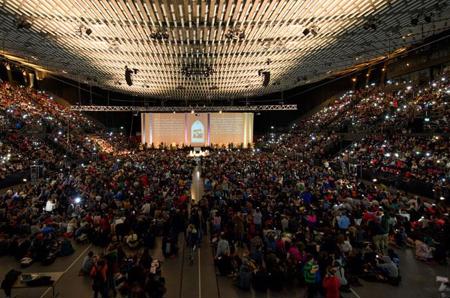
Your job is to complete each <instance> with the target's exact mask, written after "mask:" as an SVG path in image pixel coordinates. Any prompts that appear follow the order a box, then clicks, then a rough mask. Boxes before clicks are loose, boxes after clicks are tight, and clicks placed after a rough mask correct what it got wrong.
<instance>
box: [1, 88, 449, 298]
mask: <svg viewBox="0 0 450 298" xmlns="http://www.w3.org/2000/svg"><path fill="white" fill-rule="evenodd" d="M402 88H403V89H402V90H400V89H397V90H394V89H389V88H388V87H372V86H369V87H368V88H364V89H363V90H359V91H352V92H348V93H346V94H344V95H343V96H342V97H340V98H338V99H336V100H333V101H331V102H330V103H328V104H327V105H325V107H323V108H322V109H320V110H319V111H318V112H316V113H314V114H312V115H311V116H309V117H306V118H303V119H300V120H299V121H298V122H296V123H294V124H293V125H292V128H291V130H290V131H289V132H287V133H284V134H282V135H276V134H274V133H272V132H271V133H269V134H268V135H267V136H266V137H265V138H263V139H262V141H261V142H260V143H259V144H256V147H255V148H253V149H248V150H245V149H224V148H214V149H211V150H210V152H209V156H208V157H205V158H200V166H201V169H202V176H203V177H204V178H205V179H204V183H205V185H204V188H205V195H204V197H203V198H202V199H201V200H200V201H199V202H198V203H197V204H196V205H194V206H192V208H191V209H190V214H189V211H188V210H189V208H188V205H189V196H190V194H189V193H190V192H189V190H190V184H191V175H192V170H193V168H194V165H195V161H194V160H193V159H190V158H187V155H188V154H189V148H181V149H177V150H168V148H166V149H142V148H138V147H137V146H133V145H130V144H128V143H127V139H126V138H125V137H124V136H123V135H121V134H120V133H116V134H113V133H112V132H110V131H108V130H107V129H105V128H103V127H102V126H101V125H99V124H97V123H95V121H93V120H89V119H88V118H86V117H84V116H83V115H81V114H78V113H74V112H71V111H69V110H68V109H67V108H66V107H63V106H60V105H59V104H57V103H56V102H55V101H54V100H52V99H51V98H50V96H49V95H48V94H45V93H42V92H41V93H39V92H35V91H31V90H28V89H27V88H24V87H20V86H13V85H10V84H7V83H4V84H2V85H1V88H0V104H1V107H2V108H3V110H2V111H1V116H2V118H1V119H2V122H1V123H2V132H1V133H2V134H4V135H5V136H6V137H5V138H2V144H1V146H0V151H1V154H2V155H3V156H5V155H6V156H7V159H5V160H3V161H2V168H1V171H0V175H1V176H2V177H6V176H8V175H10V174H13V173H15V172H17V171H20V170H24V169H27V168H29V167H30V164H34V162H35V161H39V160H42V161H43V162H44V163H45V165H46V167H47V168H49V169H54V171H49V173H48V174H47V175H46V177H45V178H44V179H41V180H38V181H37V182H35V183H33V184H24V185H21V186H18V188H17V189H16V190H14V191H13V190H9V191H6V192H5V193H4V194H1V195H0V253H1V254H2V255H13V256H14V257H16V258H17V260H18V261H20V263H21V265H22V266H24V267H25V266H30V265H31V264H32V263H33V262H41V263H43V264H51V263H52V262H53V261H54V260H55V258H56V257H57V256H65V255H69V254H71V253H72V252H73V249H72V246H71V241H77V242H80V243H83V242H90V243H93V244H94V245H98V246H102V247H104V248H105V254H104V255H101V256H94V255H88V256H87V259H86V260H85V262H83V268H82V270H81V273H82V274H84V275H88V276H91V277H92V279H93V290H94V292H96V293H97V295H98V294H100V295H102V297H107V296H108V294H107V293H108V292H109V290H112V291H117V292H118V293H122V292H123V295H124V297H127V296H128V297H146V296H149V295H154V296H151V297H160V296H162V295H163V294H164V281H163V279H162V278H161V275H160V274H159V273H158V268H159V263H157V262H155V263H154V262H153V260H152V258H151V257H150V255H149V251H148V249H149V248H153V247H154V243H155V237H158V236H160V237H161V238H162V247H161V249H162V254H163V255H164V257H166V258H171V257H176V256H177V253H178V250H179V247H178V246H179V243H180V241H179V234H180V233H183V232H185V231H186V239H187V242H188V245H189V246H192V247H195V246H196V245H199V244H200V243H201V241H202V239H204V236H205V235H207V234H208V233H209V236H210V239H211V241H212V243H213V245H214V247H215V249H216V250H215V259H216V264H217V268H218V271H219V273H220V274H222V275H226V276H230V277H231V278H234V279H235V282H236V285H237V286H239V287H240V288H242V289H249V288H250V287H251V286H253V287H254V288H255V289H256V290H260V291H264V290H266V289H267V288H270V289H272V290H281V289H282V288H283V287H285V286H287V285H292V284H300V285H304V286H306V287H307V291H308V295H309V297H314V295H316V293H317V292H324V293H325V295H326V296H327V297H339V296H333V295H336V293H339V291H340V290H342V291H347V290H348V289H349V287H350V286H359V285H360V282H359V280H360V279H363V280H367V281H373V282H384V283H390V284H393V285H397V284H398V283H399V282H400V281H401V270H400V266H399V264H400V263H401V260H400V258H399V256H398V255H397V254H396V253H395V251H394V250H393V248H395V249H402V248H404V247H411V248H414V250H415V254H416V257H417V259H418V260H420V261H425V262H436V263H446V261H447V257H448V252H449V248H450V247H449V243H450V241H449V240H450V239H449V237H450V222H449V218H448V209H447V208H448V207H447V205H446V204H447V203H448V202H447V201H448V188H449V179H450V177H449V174H450V172H449V171H450V161H449V156H448V154H449V152H448V151H449V150H448V136H447V135H446V132H448V109H446V102H447V101H448V90H449V89H448V88H449V86H448V83H447V81H446V80H439V81H438V82H431V83H430V85H429V86H426V87H420V86H414V87H413V88H407V86H403V87H402ZM421 88H423V89H421ZM412 89H413V90H415V92H414V93H413V92H411V90H412ZM419 90H424V91H421V92H419ZM430 103H431V105H430ZM405 106H406V107H405ZM424 109H426V111H427V113H426V115H433V116H430V119H428V120H426V119H427V118H428V116H424V115H423V110H424ZM387 110H388V112H387ZM386 116H388V117H386ZM348 119H351V121H350V122H348V121H346V120H348ZM417 119H419V120H420V121H422V122H421V125H418V123H419V122H420V121H419V120H417ZM344 120H345V121H344ZM24 127H26V128H27V129H24ZM351 127H353V128H351ZM356 131H357V132H368V131H370V132H371V133H367V135H365V136H364V137H363V138H360V139H358V140H357V141H355V142H353V143H351V144H350V147H349V148H347V149H344V150H342V148H341V146H340V144H341V142H342V134H343V133H349V132H356ZM42 132H43V133H42ZM418 132H420V133H424V132H425V133H426V134H425V135H414V134H416V133H418ZM381 133H383V134H381ZM381 135H382V136H383V138H382V137H381ZM24 140H25V141H24ZM35 144H37V145H35ZM30 146H31V147H30ZM33 146H37V147H33ZM30 148H31V149H30ZM31 152H36V154H40V155H36V156H35V155H32V154H33V153H31ZM417 152H419V154H417ZM8 154H11V155H10V156H8ZM355 160H357V161H358V164H360V165H363V166H364V167H365V168H367V169H370V170H373V171H374V173H375V175H382V174H384V173H388V174H390V175H395V176H397V177H399V179H402V180H412V179H415V180H418V181H422V182H425V183H428V184H431V185H432V186H433V189H434V190H435V193H436V197H435V198H431V200H425V199H423V198H420V197H416V196H414V195H412V194H409V193H406V192H404V191H399V190H391V189H388V188H384V187H381V186H380V185H378V184H376V183H375V184H372V183H367V182H363V181H362V180H361V177H360V176H358V175H356V176H355V175H354V173H353V172H352V171H350V170H349V169H350V165H351V164H352V163H353V162H354V161H355ZM0 179H1V177H0ZM436 198H437V199H436ZM433 199H435V200H433ZM194 231H195V233H194ZM194 234H195V237H194ZM142 248H144V249H145V250H144V253H143V254H142V255H141V254H140V249H142ZM125 251H126V252H127V253H125ZM130 252H131V253H130ZM155 272H156V273H155ZM130 293H133V294H132V295H131V294H130ZM150 293H153V294H150ZM133 295H134V296H133ZM158 295H159V296H158ZM337 295H338V294H337Z"/></svg>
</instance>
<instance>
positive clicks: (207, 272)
mask: <svg viewBox="0 0 450 298" xmlns="http://www.w3.org/2000/svg"><path fill="white" fill-rule="evenodd" d="M202 192H203V181H202V179H201V177H200V169H199V168H196V169H195V170H194V173H193V183H192V191H191V193H192V197H193V198H194V200H198V199H199V198H201V195H202ZM179 247H180V248H181V249H180V254H179V256H178V257H177V258H174V259H165V258H164V257H163V256H162V251H161V240H160V239H157V243H156V246H155V249H154V250H153V251H152V254H153V256H154V257H155V258H157V259H159V260H162V274H163V276H164V277H165V279H166V287H167V294H166V297H167V298H216V297H218V298H284V297H296V298H301V297H304V289H303V288H299V287H292V288H288V289H285V290H283V291H281V292H270V291H268V292H267V293H260V292H255V291H253V290H251V291H249V292H245V291H242V290H239V289H238V288H236V287H234V286H233V284H232V280H231V279H230V278H228V277H221V276H216V272H215V268H214V261H213V255H212V249H211V247H210V245H209V241H208V239H206V238H204V239H203V243H202V246H201V247H200V248H199V249H198V250H197V251H196V252H195V254H194V255H195V257H194V262H193V264H189V262H188V261H187V259H188V254H189V252H187V251H185V249H184V240H183V237H182V235H180V237H179ZM74 248H75V253H74V254H73V255H72V256H68V257H61V258H57V259H56V261H55V263H54V264H52V265H51V266H41V265H40V264H33V265H32V266H30V267H29V268H26V269H20V266H19V264H18V262H17V261H16V260H15V259H14V258H12V257H1V258H0V278H3V276H4V275H5V273H6V272H7V271H9V270H10V269H12V268H15V269H17V270H21V271H23V272H55V271H62V272H65V273H64V275H63V276H62V277H61V279H60V280H59V281H58V282H57V284H56V291H57V292H58V293H59V297H62V298H88V297H92V296H93V295H92V291H91V281H90V280H89V278H86V277H80V276H78V271H79V269H80V267H81V262H82V260H83V258H84V256H85V255H86V254H87V252H88V251H89V250H93V251H94V252H95V253H101V250H102V249H100V248H97V247H92V246H91V245H82V246H80V245H76V244H75V245H74ZM398 253H399V255H400V257H401V265H400V270H401V274H402V282H401V284H400V285H399V286H398V287H394V286H391V285H387V284H380V283H366V282H364V281H362V283H363V286H362V287H358V288H355V289H352V290H353V293H349V294H347V293H346V294H344V295H343V297H344V298H359V297H362V298H379V297H383V298H397V297H410V298H434V297H438V294H437V284H436V282H435V278H436V275H443V276H447V277H448V276H450V267H449V266H439V265H430V264H426V263H422V262H419V261H416V260H415V259H414V252H413V251H412V250H410V249H408V250H404V251H398ZM4 297H5V296H4V293H3V291H2V292H1V293H0V298H4ZM13 297H20V298H22V297H23V298H48V297H51V291H50V290H47V289H45V288H34V289H20V290H14V291H13Z"/></svg>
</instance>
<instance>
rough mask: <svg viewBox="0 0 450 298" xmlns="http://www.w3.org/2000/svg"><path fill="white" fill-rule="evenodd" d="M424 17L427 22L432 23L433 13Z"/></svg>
mask: <svg viewBox="0 0 450 298" xmlns="http://www.w3.org/2000/svg"><path fill="white" fill-rule="evenodd" d="M423 19H424V20H425V22H427V23H431V14H427V15H425V16H424V17H423Z"/></svg>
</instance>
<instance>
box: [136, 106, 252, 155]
mask: <svg viewBox="0 0 450 298" xmlns="http://www.w3.org/2000/svg"><path fill="white" fill-rule="evenodd" d="M253 122H254V114H253V113H220V112H218V113H195V112H191V113H142V114H141V143H142V144H143V145H144V146H146V147H154V148H159V147H160V146H161V145H163V146H172V147H177V146H179V147H183V146H193V147H209V146H214V147H221V146H229V145H230V144H232V145H233V146H234V147H237V146H242V147H243V148H248V147H251V145H252V144H253ZM193 155H194V153H193Z"/></svg>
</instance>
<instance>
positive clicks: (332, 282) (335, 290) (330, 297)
mask: <svg viewBox="0 0 450 298" xmlns="http://www.w3.org/2000/svg"><path fill="white" fill-rule="evenodd" d="M340 286H341V283H340V281H339V278H337V277H336V276H326V277H325V278H324V280H323V287H324V289H325V297H326V298H339V296H340V294H339V287H340Z"/></svg>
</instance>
